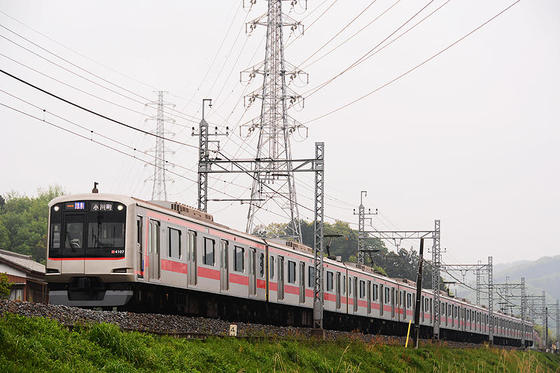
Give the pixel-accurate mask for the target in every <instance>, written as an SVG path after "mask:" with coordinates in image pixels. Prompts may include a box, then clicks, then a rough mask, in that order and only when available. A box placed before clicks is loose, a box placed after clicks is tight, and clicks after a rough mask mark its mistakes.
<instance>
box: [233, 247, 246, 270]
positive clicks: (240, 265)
mask: <svg viewBox="0 0 560 373" xmlns="http://www.w3.org/2000/svg"><path fill="white" fill-rule="evenodd" d="M233 270H234V271H236V272H243V271H245V248H243V247H240V246H235V247H234V248H233Z"/></svg>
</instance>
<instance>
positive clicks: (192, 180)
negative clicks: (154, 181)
mask: <svg viewBox="0 0 560 373" xmlns="http://www.w3.org/2000/svg"><path fill="white" fill-rule="evenodd" d="M0 105H1V106H4V107H6V108H8V109H10V110H12V111H15V112H17V113H20V114H22V115H25V116H27V117H29V118H33V119H35V120H38V121H40V122H44V123H47V124H49V125H51V126H53V127H55V128H58V129H60V130H62V131H65V132H68V133H70V134H73V135H75V136H78V137H81V138H83V139H85V140H88V141H91V142H93V143H95V144H97V145H100V146H103V147H105V148H108V149H110V150H113V151H116V152H118V153H120V154H123V155H126V156H128V157H130V158H133V159H137V160H139V161H141V162H143V163H144V164H147V165H151V166H156V164H155V163H152V162H150V161H147V160H145V159H143V158H140V157H138V156H136V155H134V154H130V153H127V152H125V151H123V150H121V149H118V148H116V147H114V146H111V145H108V144H105V143H102V142H100V141H98V140H95V139H93V138H90V137H87V136H85V135H82V134H80V133H78V132H75V131H72V130H70V129H68V128H65V127H63V126H60V125H58V124H56V123H53V122H51V121H49V120H47V119H45V118H40V117H38V116H35V115H33V114H29V113H27V112H24V111H22V110H19V109H17V108H14V107H12V106H10V105H7V104H4V103H1V102H0ZM31 105H32V106H35V105H33V104H31ZM45 112H46V110H45ZM51 114H53V113H51ZM53 115H54V116H56V117H58V118H60V119H63V120H65V121H67V122H69V123H72V124H75V125H77V126H79V127H80V128H82V129H86V130H87V128H86V127H84V126H81V125H78V124H76V123H75V122H72V121H69V120H67V119H65V118H63V117H60V116H58V115H56V114H53ZM89 131H90V133H91V134H94V133H95V132H94V131H92V130H89ZM96 134H98V135H100V134H99V133H96ZM100 136H102V137H104V138H106V139H109V140H110V141H113V142H116V143H119V144H121V145H123V146H125V147H128V148H130V146H128V145H124V144H122V143H121V142H118V140H114V139H112V138H109V137H108V136H103V135H100ZM133 149H134V150H135V151H137V150H136V149H135V148H133ZM167 163H169V164H174V163H171V162H168V161H167ZM177 166H179V167H181V166H180V165H177ZM182 168H185V169H186V170H189V171H191V172H195V171H193V170H191V169H188V168H186V167H182ZM167 172H169V173H171V174H174V175H175V176H177V177H180V178H182V179H185V180H188V181H191V182H193V183H196V182H197V181H196V180H194V179H191V178H189V177H187V176H185V175H183V174H179V173H177V172H174V171H171V170H167ZM211 189H213V190H214V191H216V192H218V193H221V194H224V195H226V196H228V197H232V198H235V197H234V196H233V195H231V194H228V193H226V192H224V191H222V190H219V189H215V188H211Z"/></svg>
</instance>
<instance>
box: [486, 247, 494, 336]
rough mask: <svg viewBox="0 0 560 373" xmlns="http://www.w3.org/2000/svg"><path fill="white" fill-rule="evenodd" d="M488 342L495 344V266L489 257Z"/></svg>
mask: <svg viewBox="0 0 560 373" xmlns="http://www.w3.org/2000/svg"><path fill="white" fill-rule="evenodd" d="M487 272H488V342H490V344H493V343H494V265H493V263H492V257H491V256H489V257H488V270H487Z"/></svg>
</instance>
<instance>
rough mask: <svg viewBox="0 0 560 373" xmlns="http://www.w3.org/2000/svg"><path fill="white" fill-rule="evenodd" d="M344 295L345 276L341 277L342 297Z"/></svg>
mask: <svg viewBox="0 0 560 373" xmlns="http://www.w3.org/2000/svg"><path fill="white" fill-rule="evenodd" d="M345 294H346V276H342V295H345Z"/></svg>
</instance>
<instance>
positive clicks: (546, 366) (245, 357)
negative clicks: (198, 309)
mask: <svg viewBox="0 0 560 373" xmlns="http://www.w3.org/2000/svg"><path fill="white" fill-rule="evenodd" d="M0 371H2V372H92V371H106V372H138V371H140V372H155V371H161V372H180V371H181V372H333V373H334V372H345V373H346V372H348V373H350V372H432V373H433V372H446V373H447V372H503V373H506V372H542V373H544V372H560V356H558V355H555V356H552V355H548V354H543V353H538V352H520V351H505V350H499V349H491V348H486V347H481V348H475V349H453V348H447V347H445V346H436V345H430V346H426V347H423V348H420V349H418V350H413V349H408V350H405V349H404V348H402V347H398V346H387V345H383V344H380V343H364V342H361V341H352V340H344V341H343V340H340V341H336V342H319V341H313V340H303V341H302V340H266V341H262V340H246V339H230V338H225V339H220V338H211V339H207V340H205V341H198V340H188V339H182V338H174V337H166V336H163V337H160V336H153V335H149V334H142V333H137V332H121V331H120V330H119V328H118V327H117V326H115V325H111V324H97V325H83V326H78V327H75V328H74V329H73V330H72V331H70V330H68V329H67V328H66V327H64V326H62V325H60V324H58V323H57V322H55V321H52V320H48V319H43V318H27V317H23V316H17V315H13V314H5V315H3V316H2V317H0Z"/></svg>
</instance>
